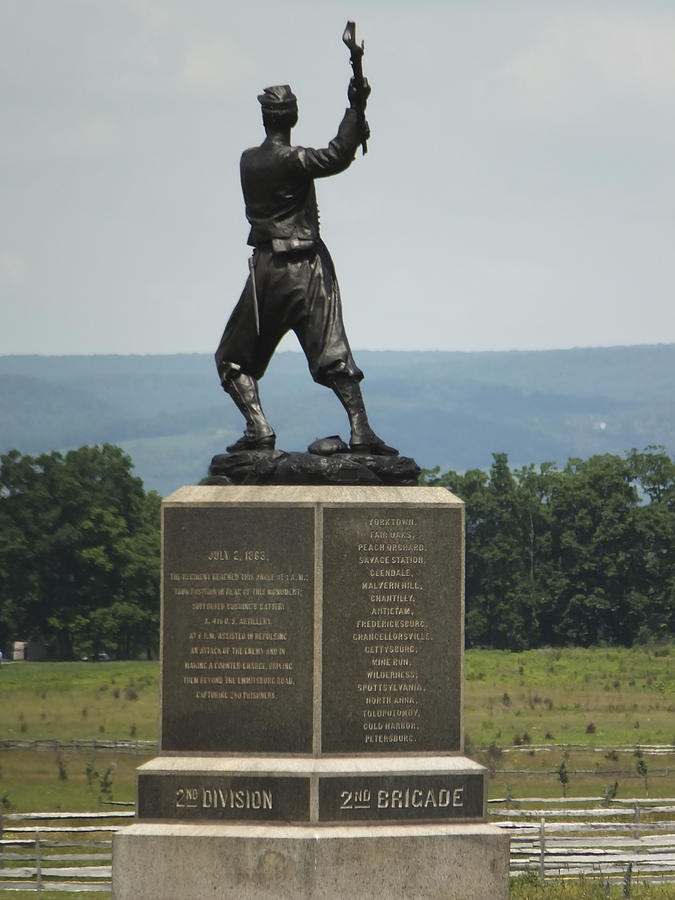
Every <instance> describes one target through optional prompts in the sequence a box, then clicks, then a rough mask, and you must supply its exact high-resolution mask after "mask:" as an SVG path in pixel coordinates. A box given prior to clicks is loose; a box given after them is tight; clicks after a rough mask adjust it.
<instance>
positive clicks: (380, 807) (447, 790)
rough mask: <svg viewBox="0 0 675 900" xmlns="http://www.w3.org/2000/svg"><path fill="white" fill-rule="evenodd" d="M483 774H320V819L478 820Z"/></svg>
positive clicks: (332, 820)
mask: <svg viewBox="0 0 675 900" xmlns="http://www.w3.org/2000/svg"><path fill="white" fill-rule="evenodd" d="M484 816H485V811H484V778H483V775H405V776H400V775H397V776H384V777H383V776H373V777H365V778H364V777H358V778H354V777H349V778H321V779H320V781H319V819H320V821H322V822H342V821H371V822H377V821H420V820H424V821H433V822H437V821H454V820H457V819H463V820H467V819H471V820H473V821H476V820H482V819H483V818H484Z"/></svg>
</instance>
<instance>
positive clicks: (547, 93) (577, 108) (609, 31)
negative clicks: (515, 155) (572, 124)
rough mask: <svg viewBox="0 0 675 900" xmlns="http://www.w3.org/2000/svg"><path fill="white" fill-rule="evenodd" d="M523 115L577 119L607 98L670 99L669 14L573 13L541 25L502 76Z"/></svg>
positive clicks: (674, 33)
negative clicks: (531, 40)
mask: <svg viewBox="0 0 675 900" xmlns="http://www.w3.org/2000/svg"><path fill="white" fill-rule="evenodd" d="M502 77H503V78H504V83H505V86H506V90H507V93H508V94H509V95H510V99H511V101H512V102H513V103H514V104H515V105H520V106H521V108H522V111H523V112H525V113H527V114H535V115H540V116H543V117H545V118H553V119H556V118H559V117H560V116H561V115H563V116H564V117H565V118H568V117H572V118H574V117H576V116H578V115H580V114H586V113H588V112H591V111H593V110H594V109H597V108H598V105H599V104H600V103H603V102H606V101H616V100H624V101H628V102H635V101H637V102H641V103H644V102H647V103H651V102H655V103H661V102H663V101H669V102H672V101H673V100H674V99H675V15H673V14H663V15H659V14H651V15H649V14H645V13H644V12H641V13H640V14H633V13H600V12H584V13H573V14H571V15H567V16H566V17H565V18H557V19H556V20H555V21H553V22H550V20H548V23H547V24H546V25H545V27H544V28H543V30H542V31H540V32H539V34H538V36H537V37H536V38H535V40H534V41H533V42H532V43H531V44H530V45H529V46H527V47H526V48H525V49H523V50H521V51H519V52H517V53H515V54H514V55H513V56H512V57H511V59H510V60H509V61H508V62H507V63H506V64H505V67H504V71H503V73H502Z"/></svg>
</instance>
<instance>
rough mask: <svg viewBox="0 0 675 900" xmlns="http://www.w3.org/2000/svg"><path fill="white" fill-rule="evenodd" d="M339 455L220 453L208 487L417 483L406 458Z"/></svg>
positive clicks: (346, 451)
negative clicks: (220, 485)
mask: <svg viewBox="0 0 675 900" xmlns="http://www.w3.org/2000/svg"><path fill="white" fill-rule="evenodd" d="M344 447H345V449H344V451H342V452H336V453H331V454H320V453H315V452H312V451H311V450H310V452H308V453H292V452H285V451H283V450H246V451H243V452H239V453H220V454H218V455H217V456H214V457H213V459H212V460H211V465H210V466H209V477H208V484H315V485H319V484H337V485H340V484H345V485H349V484H352V485H357V484H363V485H407V486H414V485H416V484H417V483H418V479H419V475H420V467H419V466H418V465H417V463H416V462H415V460H414V459H411V458H410V457H408V456H374V455H370V454H365V453H350V452H349V448H348V447H347V446H346V445H344Z"/></svg>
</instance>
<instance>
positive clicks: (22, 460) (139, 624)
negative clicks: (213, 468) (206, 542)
mask: <svg viewBox="0 0 675 900" xmlns="http://www.w3.org/2000/svg"><path fill="white" fill-rule="evenodd" d="M131 470H132V462H131V459H130V458H129V457H128V456H126V455H125V454H124V453H123V451H122V450H121V449H120V448H119V447H116V446H113V445H111V444H104V445H103V446H101V447H80V449H79V450H71V451H70V452H69V453H66V454H65V455H62V454H61V453H57V452H53V453H48V454H46V453H45V454H42V455H40V456H35V457H32V456H23V455H21V454H20V453H19V452H18V451H17V450H12V451H11V452H10V453H7V454H6V455H4V456H1V457H0V646H3V647H5V648H7V649H8V650H9V645H10V644H11V642H12V641H15V640H34V641H38V642H41V643H44V644H46V645H47V647H48V649H49V650H50V651H51V653H52V654H53V655H54V656H55V657H56V658H59V659H69V658H72V657H73V656H80V655H87V656H89V655H91V654H92V653H95V652H96V651H99V650H106V651H108V652H112V653H114V654H115V655H117V656H118V657H120V658H129V657H135V656H138V655H139V654H142V653H145V654H147V655H149V656H150V655H156V652H157V636H158V628H159V557H160V547H159V513H160V505H161V499H160V497H159V496H158V495H157V494H156V493H154V492H151V493H146V492H145V490H144V489H143V482H142V481H141V479H140V478H136V477H135V476H134V475H132V472H131Z"/></svg>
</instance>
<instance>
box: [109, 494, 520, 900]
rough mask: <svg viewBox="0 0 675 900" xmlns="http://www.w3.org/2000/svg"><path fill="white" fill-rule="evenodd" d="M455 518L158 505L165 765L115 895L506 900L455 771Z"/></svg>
mask: <svg viewBox="0 0 675 900" xmlns="http://www.w3.org/2000/svg"><path fill="white" fill-rule="evenodd" d="M463 515H464V507H463V503H462V502H461V501H460V500H458V499H457V498H455V497H453V496H452V494H450V493H448V492H447V491H445V490H444V489H442V488H418V487H338V486H322V487H311V486H297V487H294V486H202V487H191V488H181V489H180V490H179V491H177V492H176V493H175V494H172V495H171V496H170V497H169V498H168V499H167V500H166V501H165V503H164V505H163V537H162V544H163V584H162V679H161V684H162V699H161V738H160V749H161V753H160V756H159V757H157V758H156V759H154V760H152V761H151V762H149V763H147V764H146V765H144V766H142V767H141V768H140V769H139V772H138V803H137V819H138V823H137V824H136V825H133V826H131V827H129V828H126V829H123V830H122V831H121V832H119V833H118V834H117V835H116V836H115V839H114V856H113V897H115V898H117V900H127V898H132V897H133V898H138V897H142V898H148V900H152V898H155V897H156V898H160V897H161V898H163V900H167V898H177V900H178V898H183V897H185V898H187V897H195V896H196V897H207V896H219V897H237V898H245V897H256V898H257V897H261V898H262V897H275V898H283V897H293V898H296V897H297V898H303V897H306V898H310V897H312V898H314V897H317V898H318V897H321V898H324V897H326V898H328V897H331V898H332V897H344V896H350V897H353V898H360V897H372V896H375V895H379V894H381V893H382V891H383V890H384V891H385V895H389V896H400V897H420V898H422V897H441V896H442V897H450V898H453V897H456V898H461V900H473V898H476V900H478V898H481V900H482V898H485V897H488V896H489V897H491V898H495V900H498V898H506V897H507V896H508V837H507V835H505V834H504V833H502V832H500V831H499V829H497V828H494V827H491V826H488V825H487V824H486V778H485V775H486V773H485V769H484V768H483V767H481V766H479V765H478V764H477V763H475V762H473V761H471V760H469V759H467V758H466V757H465V756H464V755H463V723H462V692H463V646H464V632H463V623H464V610H463V572H464V564H463V541H464V521H463Z"/></svg>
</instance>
